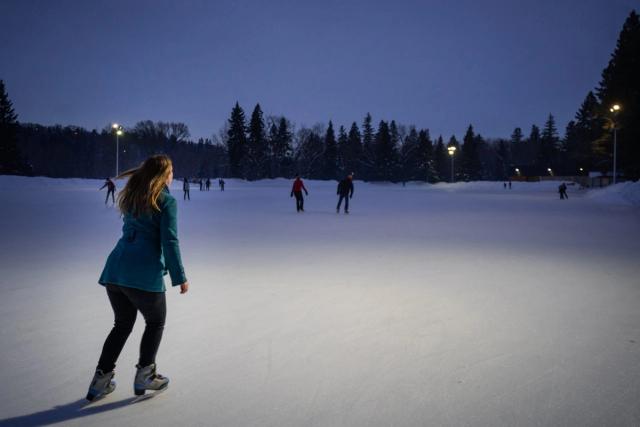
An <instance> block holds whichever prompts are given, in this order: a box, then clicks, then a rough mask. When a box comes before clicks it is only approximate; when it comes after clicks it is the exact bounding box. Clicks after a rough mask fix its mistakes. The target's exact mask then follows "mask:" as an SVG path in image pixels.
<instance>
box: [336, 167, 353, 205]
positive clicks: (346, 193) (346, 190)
mask: <svg viewBox="0 0 640 427" xmlns="http://www.w3.org/2000/svg"><path fill="white" fill-rule="evenodd" d="M337 194H338V196H340V197H339V199H338V206H337V207H336V213H340V205H341V204H342V200H343V199H344V213H346V214H348V213H349V199H351V198H352V197H353V175H352V174H349V175H347V177H346V178H345V179H343V180H342V181H340V182H339V183H338V192H337Z"/></svg>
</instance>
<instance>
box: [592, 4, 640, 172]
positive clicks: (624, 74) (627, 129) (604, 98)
mask: <svg viewBox="0 0 640 427" xmlns="http://www.w3.org/2000/svg"><path fill="white" fill-rule="evenodd" d="M597 93H598V98H599V99H600V104H601V105H602V109H601V111H602V115H603V118H606V119H607V121H609V122H610V123H611V124H612V123H615V127H616V129H617V149H618V166H619V170H620V171H622V172H623V173H624V174H625V175H626V176H627V177H629V178H632V179H637V178H640V143H638V141H640V120H638V117H640V18H639V17H638V14H637V13H636V11H635V10H633V11H631V13H630V14H629V16H628V17H627V19H626V21H625V23H624V25H623V27H622V30H621V32H620V35H619V37H618V41H617V43H616V48H615V50H614V52H613V54H612V55H611V59H610V60H609V64H608V65H607V67H606V68H605V69H604V70H603V71H602V80H601V81H600V85H599V87H598V89H597ZM613 104H619V105H620V106H621V107H622V109H621V110H620V112H619V113H617V114H616V115H615V117H614V116H612V115H611V114H610V112H609V109H610V108H611V106H612V105H613ZM612 121H613V122H612ZM608 127H609V129H612V127H613V126H612V125H610V126H608ZM606 137H608V140H609V141H611V138H612V132H611V131H609V132H608V134H607V135H606ZM602 145H603V144H600V147H597V148H599V149H600V151H601V152H602V150H603V149H604V148H609V147H610V146H609V147H606V146H604V147H603V146H602ZM607 151H608V152H609V153H611V151H612V149H608V150H607ZM610 168H611V164H609V170H611V169H610Z"/></svg>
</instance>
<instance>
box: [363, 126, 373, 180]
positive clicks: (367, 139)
mask: <svg viewBox="0 0 640 427" xmlns="http://www.w3.org/2000/svg"><path fill="white" fill-rule="evenodd" d="M373 145H374V131H373V125H372V118H371V114H369V113H367V115H366V116H365V118H364V122H363V123H362V163H363V166H364V167H363V173H364V175H365V179H372V178H373V177H374V175H375V174H374V169H375V150H374V147H373Z"/></svg>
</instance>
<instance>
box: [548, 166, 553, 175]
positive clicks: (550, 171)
mask: <svg viewBox="0 0 640 427" xmlns="http://www.w3.org/2000/svg"><path fill="white" fill-rule="evenodd" d="M547 172H549V175H551V176H553V170H551V168H547Z"/></svg>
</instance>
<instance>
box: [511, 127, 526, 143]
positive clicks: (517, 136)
mask: <svg viewBox="0 0 640 427" xmlns="http://www.w3.org/2000/svg"><path fill="white" fill-rule="evenodd" d="M523 138H524V137H523V136H522V129H520V128H515V129H514V130H513V133H512V134H511V143H512V144H515V145H518V144H521V143H522V140H523Z"/></svg>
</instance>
